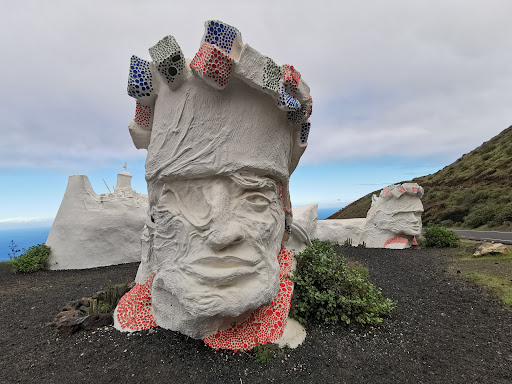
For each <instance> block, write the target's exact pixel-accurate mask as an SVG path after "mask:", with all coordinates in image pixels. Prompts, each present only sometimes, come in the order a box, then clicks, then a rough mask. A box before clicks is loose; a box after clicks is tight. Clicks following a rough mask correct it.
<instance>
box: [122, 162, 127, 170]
mask: <svg viewBox="0 0 512 384" xmlns="http://www.w3.org/2000/svg"><path fill="white" fill-rule="evenodd" d="M123 168H124V170H125V171H126V168H128V167H127V166H126V162H125V163H124V164H123Z"/></svg>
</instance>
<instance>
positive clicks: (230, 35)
mask: <svg viewBox="0 0 512 384" xmlns="http://www.w3.org/2000/svg"><path fill="white" fill-rule="evenodd" d="M204 27H205V32H204V36H203V39H202V40H201V45H204V44H212V45H215V46H217V47H218V48H219V49H220V50H221V51H222V52H223V53H225V54H226V55H228V56H229V57H231V58H232V59H233V60H238V58H239V57H240V52H241V51H242V47H243V42H242V34H241V33H240V31H239V30H238V29H236V28H235V27H232V26H231V25H228V24H226V23H223V22H222V21H218V20H208V21H207V22H206V23H204Z"/></svg>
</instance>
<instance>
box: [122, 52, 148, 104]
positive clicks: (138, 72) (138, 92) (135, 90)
mask: <svg viewBox="0 0 512 384" xmlns="http://www.w3.org/2000/svg"><path fill="white" fill-rule="evenodd" d="M152 93H153V75H152V74H151V69H150V63H149V61H146V60H143V59H141V58H139V57H137V56H135V55H134V56H132V58H131V59H130V74H129V75H128V95H130V96H131V97H134V98H135V99H140V98H141V97H145V96H151V95H152Z"/></svg>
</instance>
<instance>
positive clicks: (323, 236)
mask: <svg viewBox="0 0 512 384" xmlns="http://www.w3.org/2000/svg"><path fill="white" fill-rule="evenodd" d="M365 222H366V219H364V218H363V219H359V218H358V219H339V220H338V219H330V220H318V226H317V235H318V236H317V237H318V238H319V239H320V240H329V241H333V242H338V243H340V244H343V243H344V242H345V241H348V242H350V243H351V244H352V245H358V244H359V243H361V237H362V235H363V227H364V224H365Z"/></svg>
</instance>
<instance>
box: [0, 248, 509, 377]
mask: <svg viewBox="0 0 512 384" xmlns="http://www.w3.org/2000/svg"><path fill="white" fill-rule="evenodd" d="M342 252H343V254H344V255H345V256H346V257H347V258H349V259H351V260H356V261H358V262H360V263H361V264H363V265H365V266H367V267H368V269H369V271H370V280H371V281H372V282H374V283H375V284H376V285H378V286H380V287H382V288H383V290H384V293H385V295H386V296H387V297H391V298H393V299H396V300H398V307H397V309H396V310H395V311H394V313H393V314H392V316H391V317H389V318H387V319H386V320H385V321H384V323H383V324H382V325H381V326H379V327H375V328H372V327H368V328H362V327H359V326H356V325H350V326H348V327H347V326H336V327H325V326H312V327H310V328H309V329H308V338H307V339H306V341H305V343H304V344H303V345H301V346H300V347H299V348H297V349H296V350H292V351H287V352H279V354H278V356H277V357H276V358H274V359H273V360H272V361H271V362H269V363H258V362H257V361H256V359H255V353H254V352H238V353H236V354H233V353H232V352H227V351H225V352H223V351H214V350H212V349H210V348H209V347H207V346H205V345H204V344H203V343H202V342H201V341H200V340H192V339H190V338H188V337H186V336H183V335H180V334H177V333H175V332H172V331H167V330H163V329H160V328H157V329H156V330H150V331H147V332H141V333H136V334H133V335H131V336H127V334H122V333H120V332H117V331H116V330H114V329H112V328H110V327H107V328H103V329H101V330H98V331H91V332H81V333H78V334H75V335H72V336H70V337H58V336H56V334H55V329H54V328H52V327H50V326H49V325H48V323H49V322H50V321H51V320H52V318H53V317H54V316H55V314H56V313H57V312H59V310H60V309H61V308H62V306H63V305H64V304H66V303H67V302H68V301H71V300H73V299H79V298H81V297H83V296H89V295H91V294H92V293H93V292H94V291H97V290H99V289H101V288H103V287H105V286H106V285H107V283H108V281H109V280H111V281H112V282H113V283H120V282H125V281H127V280H131V279H133V278H134V276H135V272H136V269H137V265H135V264H129V265H122V266H114V267H106V268H98V269H93V270H86V271H60V272H48V271H45V272H38V273H35V274H32V275H12V274H10V272H9V270H8V267H7V266H6V265H5V263H3V264H0V300H1V303H2V305H1V306H0V321H1V324H2V327H1V328H0V346H2V358H1V359H0V383H17V382H21V383H42V384H43V383H59V382H70V383H82V382H88V383H120V382H122V383H123V384H128V383H143V382H150V383H210V384H213V383H236V384H240V383H265V382H274V383H286V382H292V383H322V384H324V383H370V382H371V383H511V382H512V311H510V309H508V308H507V307H505V306H504V305H502V304H501V303H500V302H498V300H497V299H495V298H494V297H493V296H492V295H490V294H487V293H486V292H483V291H482V290H481V289H479V288H478V287H476V286H475V285H473V284H472V283H469V282H466V281H464V280H461V279H458V278H457V277H456V276H452V275H449V274H448V273H446V272H445V260H446V257H447V253H446V251H436V250H426V249H414V250H405V251H394V250H383V249H360V248H343V249H342Z"/></svg>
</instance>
